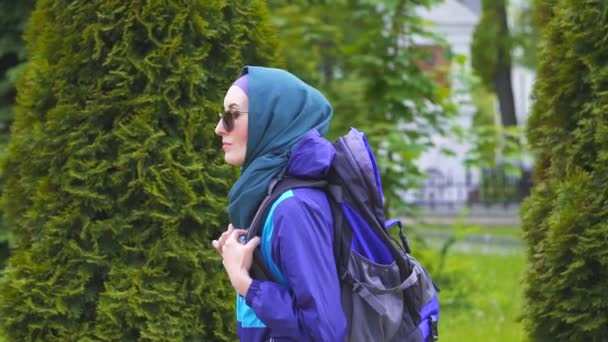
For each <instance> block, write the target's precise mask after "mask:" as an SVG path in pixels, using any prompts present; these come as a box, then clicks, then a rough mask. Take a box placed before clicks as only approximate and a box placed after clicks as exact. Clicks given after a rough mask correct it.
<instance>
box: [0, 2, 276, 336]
mask: <svg viewBox="0 0 608 342" xmlns="http://www.w3.org/2000/svg"><path fill="white" fill-rule="evenodd" d="M271 32H272V31H271V30H270V28H269V26H268V25H267V12H266V8H265V4H264V3H263V2H262V1H261V0H260V1H256V0H252V1H231V2H222V1H216V2H210V1H178V0H173V1H169V0H165V1H161V0H155V1H145V2H144V1H130V2H125V1H67V0H40V1H38V3H37V6H36V10H35V12H34V13H33V17H32V19H31V21H30V25H29V29H28V31H27V35H26V40H27V42H28V47H29V49H30V51H31V53H30V56H31V61H30V63H28V66H27V68H26V70H25V72H24V76H23V78H22V79H21V81H20V83H19V85H18V106H17V112H16V118H15V123H14V125H13V132H12V134H13V135H12V141H11V144H10V147H9V155H8V159H7V161H6V163H5V166H4V172H5V175H6V187H5V193H4V197H3V202H4V208H5V209H6V214H7V218H8V219H9V221H10V224H11V225H12V227H13V228H14V229H13V232H14V235H15V238H16V242H15V250H14V253H13V255H12V256H11V258H10V259H9V262H8V265H7V267H6V268H5V270H4V272H3V275H2V278H1V280H0V327H1V328H2V331H3V333H4V334H5V335H6V336H7V337H8V340H10V341H29V340H44V341H68V340H69V341H138V340H139V341H231V340H234V332H233V320H234V315H233V313H232V307H233V298H234V292H233V290H232V289H230V288H229V285H228V282H227V279H226V277H225V276H224V272H223V270H222V267H221V262H220V261H219V260H218V257H217V256H216V253H215V251H214V250H213V249H212V248H211V247H210V241H211V239H212V238H214V237H216V236H217V235H218V234H219V233H220V232H221V231H223V230H224V229H225V227H226V225H227V223H228V222H227V215H226V212H225V209H224V207H225V204H226V202H225V198H226V193H227V191H228V188H229V187H230V185H231V182H232V181H233V180H234V177H235V172H234V171H233V170H232V169H229V168H227V167H226V166H224V165H223V160H222V157H221V154H220V152H219V148H218V140H217V139H216V137H215V135H214V132H213V129H214V126H215V125H216V122H217V112H218V110H219V109H221V108H222V99H223V93H224V91H225V90H226V89H227V88H228V86H229V85H230V83H231V82H232V81H233V80H234V79H235V78H236V77H237V76H238V73H239V71H240V68H241V66H242V65H243V64H244V63H252V64H272V63H273V61H274V60H275V57H276V56H275V55H274V51H275V40H274V38H273V36H272V35H271ZM0 333H1V332H0Z"/></svg>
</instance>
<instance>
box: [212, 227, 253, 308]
mask: <svg viewBox="0 0 608 342" xmlns="http://www.w3.org/2000/svg"><path fill="white" fill-rule="evenodd" d="M230 228H232V226H229V230H230ZM222 236H224V234H222ZM244 236H247V231H246V230H244V229H234V228H232V230H231V231H230V234H227V236H226V238H225V239H224V240H223V243H222V244H219V242H218V245H219V246H221V254H222V257H223V264H224V268H225V269H226V273H228V277H229V278H230V283H231V284H232V287H234V289H235V290H236V291H237V292H238V293H239V294H240V295H241V296H243V297H244V296H245V295H247V291H248V290H249V286H250V285H251V282H252V281H253V280H252V279H251V277H250V276H249V269H250V268H251V262H252V260H253V251H254V250H255V248H256V247H257V246H258V245H259V244H260V238H259V237H257V236H256V237H254V238H253V239H251V240H250V241H248V242H247V243H243V242H242V241H241V237H244ZM220 239H221V237H220ZM214 246H215V244H214ZM216 249H217V247H216Z"/></svg>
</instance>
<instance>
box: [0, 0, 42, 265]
mask: <svg viewBox="0 0 608 342" xmlns="http://www.w3.org/2000/svg"><path fill="white" fill-rule="evenodd" d="M33 7H34V0H23V1H2V2H0V158H3V157H4V156H5V155H6V145H7V143H8V139H9V130H10V126H11V124H12V123H13V117H14V113H13V112H14V111H13V107H14V106H15V93H16V90H15V83H16V80H17V78H18V77H19V74H20V72H21V70H22V69H23V67H24V65H25V58H26V52H25V42H24V41H23V39H22V37H21V36H22V35H23V32H24V30H25V27H26V24H27V18H28V17H29V15H30V13H31V11H32V9H33ZM3 182H4V181H3V179H2V174H0V189H1V187H2V184H3ZM10 240H11V239H10V234H9V233H8V229H7V227H6V225H5V224H4V221H3V220H2V212H1V211H0V269H2V267H4V262H5V260H6V259H7V258H8V256H9V253H10Z"/></svg>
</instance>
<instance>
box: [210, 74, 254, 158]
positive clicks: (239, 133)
mask: <svg viewBox="0 0 608 342" xmlns="http://www.w3.org/2000/svg"><path fill="white" fill-rule="evenodd" d="M224 110H225V111H232V112H235V111H238V112H239V113H240V115H238V116H237V117H236V119H235V120H234V126H233V129H232V130H230V131H228V130H227V129H226V128H225V127H224V125H223V123H222V120H220V121H219V122H218V123H217V126H215V134H217V135H219V136H221V137H222V150H224V160H226V163H228V164H230V165H233V166H241V165H243V164H244V163H245V153H246V152H247V127H248V123H249V99H248V98H247V95H246V94H245V92H244V91H243V90H242V89H241V88H239V87H237V86H234V85H233V86H232V87H230V89H228V92H227V93H226V97H224Z"/></svg>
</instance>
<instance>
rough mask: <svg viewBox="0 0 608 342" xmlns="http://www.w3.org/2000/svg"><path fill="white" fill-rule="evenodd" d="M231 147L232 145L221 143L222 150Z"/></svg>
mask: <svg viewBox="0 0 608 342" xmlns="http://www.w3.org/2000/svg"><path fill="white" fill-rule="evenodd" d="M231 145H232V144H229V143H226V142H223V143H222V150H226V149H227V148H228V147H230V146H231Z"/></svg>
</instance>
